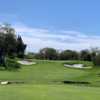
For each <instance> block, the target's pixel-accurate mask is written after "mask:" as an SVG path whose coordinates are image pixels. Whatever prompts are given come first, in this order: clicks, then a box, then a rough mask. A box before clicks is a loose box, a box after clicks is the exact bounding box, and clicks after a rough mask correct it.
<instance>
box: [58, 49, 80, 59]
mask: <svg viewBox="0 0 100 100" xmlns="http://www.w3.org/2000/svg"><path fill="white" fill-rule="evenodd" d="M78 58H79V54H78V52H76V51H72V50H64V51H62V52H61V53H60V59H61V60H77V59H78Z"/></svg>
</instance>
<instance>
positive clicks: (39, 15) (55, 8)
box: [0, 0, 100, 52]
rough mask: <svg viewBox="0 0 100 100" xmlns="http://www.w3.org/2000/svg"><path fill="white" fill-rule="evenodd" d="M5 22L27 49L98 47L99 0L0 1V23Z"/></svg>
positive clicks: (99, 45)
mask: <svg viewBox="0 0 100 100" xmlns="http://www.w3.org/2000/svg"><path fill="white" fill-rule="evenodd" d="M5 22H6V23H9V24H11V25H12V27H14V28H15V30H16V34H20V35H21V36H22V38H23V40H24V42H25V43H26V44H27V51H31V52H37V51H38V50H39V49H41V48H43V47H53V48H56V49H58V50H65V49H72V50H82V49H88V48H93V47H100V0H0V23H5Z"/></svg>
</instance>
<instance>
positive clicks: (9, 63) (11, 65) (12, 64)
mask: <svg viewBox="0 0 100 100" xmlns="http://www.w3.org/2000/svg"><path fill="white" fill-rule="evenodd" d="M5 68H6V69H19V68H20V64H19V63H17V62H16V61H15V60H13V59H9V58H7V59H6V66H5Z"/></svg>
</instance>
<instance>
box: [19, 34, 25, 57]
mask: <svg viewBox="0 0 100 100" xmlns="http://www.w3.org/2000/svg"><path fill="white" fill-rule="evenodd" d="M25 49H26V44H24V42H23V40H22V38H21V36H18V38H17V56H18V57H19V58H23V57H24V53H25Z"/></svg>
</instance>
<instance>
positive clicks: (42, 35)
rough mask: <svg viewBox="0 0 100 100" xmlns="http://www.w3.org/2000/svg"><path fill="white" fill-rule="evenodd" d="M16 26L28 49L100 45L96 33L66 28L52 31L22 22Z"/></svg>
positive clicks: (79, 47)
mask: <svg viewBox="0 0 100 100" xmlns="http://www.w3.org/2000/svg"><path fill="white" fill-rule="evenodd" d="M14 28H15V29H16V31H17V33H18V34H20V35H21V36H22V37H23V40H24V42H25V43H26V44H27V46H28V47H27V50H28V51H38V50H39V49H40V48H43V47H53V48H57V49H74V50H81V49H86V48H90V47H100V46H99V45H100V36H96V35H86V34H83V33H81V32H77V31H66V30H63V31H62V30H58V31H50V30H48V29H40V28H31V27H28V26H25V25H22V24H17V25H14Z"/></svg>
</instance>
